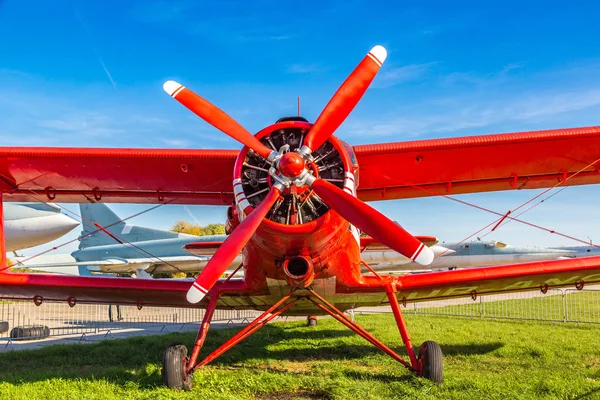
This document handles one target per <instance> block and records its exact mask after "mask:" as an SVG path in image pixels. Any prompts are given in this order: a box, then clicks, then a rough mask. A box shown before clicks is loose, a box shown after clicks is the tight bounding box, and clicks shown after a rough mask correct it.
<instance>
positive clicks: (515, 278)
mask: <svg viewBox="0 0 600 400" xmlns="http://www.w3.org/2000/svg"><path fill="white" fill-rule="evenodd" d="M598 283H600V256H596V257H587V258H578V259H569V260H552V261H539V262H531V263H523V264H513V265H506V266H496V267H482V268H469V269H460V270H454V271H442V272H430V273H425V274H409V275H404V276H402V277H400V278H399V284H400V286H401V289H400V293H399V295H398V296H399V298H400V299H404V300H406V301H407V302H415V301H426V300H440V299H446V298H453V297H469V296H473V295H477V296H479V295H483V294H497V293H509V292H520V291H528V290H542V289H544V290H545V289H548V288H558V287H572V288H575V287H576V286H577V285H581V287H583V285H593V284H598Z"/></svg>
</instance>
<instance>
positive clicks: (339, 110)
mask: <svg viewBox="0 0 600 400" xmlns="http://www.w3.org/2000/svg"><path fill="white" fill-rule="evenodd" d="M379 48H381V46H379ZM373 50H375V48H373V49H372V51H371V52H369V53H368V54H367V55H366V56H365V58H363V60H362V61H361V62H360V63H359V64H358V66H357V67H356V68H355V69H354V71H352V73H350V76H348V78H346V80H345V81H344V83H342V85H341V86H340V88H339V89H338V90H337V92H335V94H334V95H333V97H332V98H331V100H329V103H327V105H326V106H325V108H324V109H323V111H322V112H321V115H319V118H317V120H316V121H315V125H314V127H313V129H312V130H311V131H310V132H309V134H308V135H307V136H306V140H305V141H304V144H305V145H306V146H307V147H308V148H310V149H311V150H313V151H314V150H316V149H318V148H319V147H321V145H322V144H323V143H325V141H326V140H327V139H328V138H329V137H330V136H331V135H333V133H334V132H335V131H336V129H337V128H338V127H339V126H340V125H341V123H342V122H344V120H345V119H346V118H347V117H348V115H349V114H350V113H351V112H352V110H353V109H354V107H356V105H357V104H358V102H359V101H360V99H361V98H362V96H363V95H364V94H365V92H366V90H367V88H368V87H369V85H370V84H371V82H372V81H373V78H375V75H376V74H377V72H378V71H379V69H380V68H381V64H382V63H383V61H384V60H385V50H384V52H383V54H381V55H383V57H381V56H380V57H381V58H383V59H378V58H377V54H374V53H376V52H374V51H373Z"/></svg>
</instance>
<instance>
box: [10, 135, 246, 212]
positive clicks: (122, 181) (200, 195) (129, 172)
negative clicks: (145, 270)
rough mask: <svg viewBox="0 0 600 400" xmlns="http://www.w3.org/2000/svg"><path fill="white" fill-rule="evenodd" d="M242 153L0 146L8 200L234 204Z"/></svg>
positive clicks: (227, 151) (229, 151)
mask: <svg viewBox="0 0 600 400" xmlns="http://www.w3.org/2000/svg"><path fill="white" fill-rule="evenodd" d="M237 155H238V151H235V150H234V151H231V150H167V149H85V148H37V147H13V148H8V147H5V148H0V190H2V191H3V192H4V200H5V201H27V202H32V201H49V200H53V201H55V202H82V201H85V200H86V197H87V198H89V199H95V200H100V199H101V200H102V201H106V202H115V203H116V202H122V203H163V202H171V203H175V204H177V203H185V204H211V205H229V204H232V201H233V189H232V179H233V178H232V176H233V165H234V163H235V159H236V157H237Z"/></svg>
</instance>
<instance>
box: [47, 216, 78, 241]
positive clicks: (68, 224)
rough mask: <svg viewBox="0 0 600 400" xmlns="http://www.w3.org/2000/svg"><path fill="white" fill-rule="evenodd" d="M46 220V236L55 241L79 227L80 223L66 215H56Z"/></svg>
mask: <svg viewBox="0 0 600 400" xmlns="http://www.w3.org/2000/svg"><path fill="white" fill-rule="evenodd" d="M45 218H46V222H47V224H46V234H47V235H48V236H53V237H54V238H55V239H56V238H59V237H61V236H62V235H64V234H65V233H67V232H70V231H71V230H73V229H74V228H75V227H76V226H78V225H79V222H77V221H76V220H74V219H73V218H71V217H68V216H66V215H65V214H56V215H52V216H48V217H45Z"/></svg>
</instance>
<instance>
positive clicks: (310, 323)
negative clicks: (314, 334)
mask: <svg viewBox="0 0 600 400" xmlns="http://www.w3.org/2000/svg"><path fill="white" fill-rule="evenodd" d="M306 326H317V317H313V316H310V317H306Z"/></svg>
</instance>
